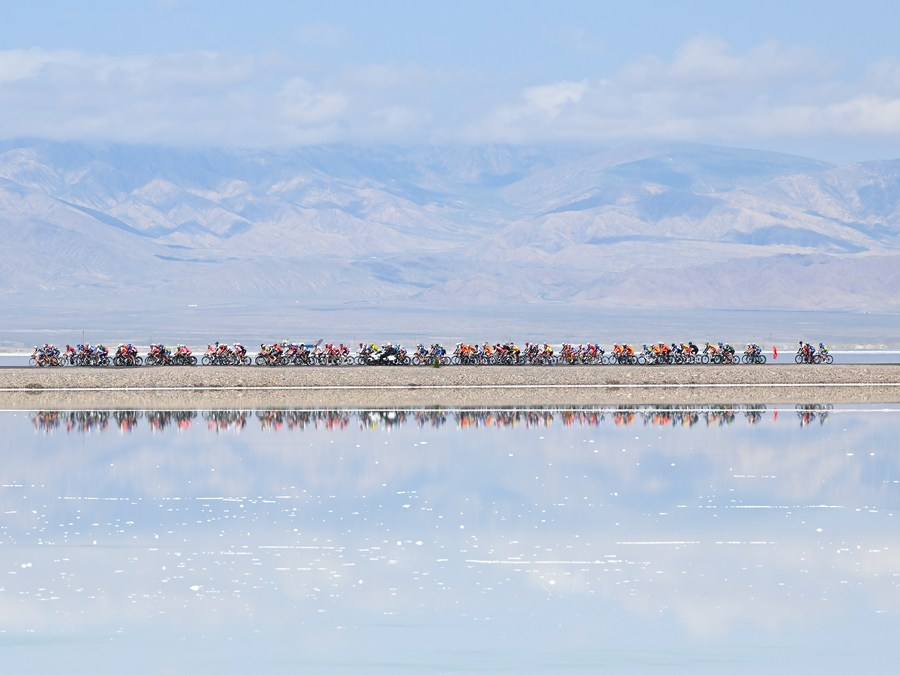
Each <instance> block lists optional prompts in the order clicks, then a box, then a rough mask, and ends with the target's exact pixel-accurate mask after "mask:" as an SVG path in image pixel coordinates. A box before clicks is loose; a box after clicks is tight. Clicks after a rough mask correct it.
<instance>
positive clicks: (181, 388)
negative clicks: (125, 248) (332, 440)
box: [0, 364, 900, 410]
mask: <svg viewBox="0 0 900 675" xmlns="http://www.w3.org/2000/svg"><path fill="white" fill-rule="evenodd" d="M771 403H781V404H790V403H793V404H816V403H860V404H866V403H900V365H892V364H888V365H868V364H866V365H862V364H853V365H847V364H835V365H830V366H824V365H818V366H813V365H795V364H785V365H781V364H779V365H777V366H765V367H761V366H743V365H742V366H573V367H565V366H556V367H549V368H544V367H540V366H444V367H441V368H430V367H417V368H411V367H352V368H341V367H313V368H307V367H277V368H262V367H256V368H236V367H214V366H211V367H197V368H190V367H152V368H147V367H144V368H131V369H129V368H115V369H112V368H104V369H92V368H53V369H35V368H27V367H26V368H2V369H0V409H8V410H73V409H81V410H87V409H91V410H217V409H223V410H224V409H280V410H287V409H339V408H354V409H361V408H433V407H436V408H486V407H498V408H506V407H531V406H534V407H550V406H552V407H567V406H571V407H579V406H592V405H610V404H623V405H645V404H646V405H652V404H660V405H672V404H771Z"/></svg>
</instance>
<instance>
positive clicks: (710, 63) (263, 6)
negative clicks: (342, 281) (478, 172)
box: [0, 0, 900, 162]
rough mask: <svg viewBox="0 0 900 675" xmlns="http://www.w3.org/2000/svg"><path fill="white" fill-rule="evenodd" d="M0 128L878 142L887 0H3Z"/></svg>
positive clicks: (884, 145) (184, 137)
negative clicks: (80, 0) (13, 0)
mask: <svg viewBox="0 0 900 675" xmlns="http://www.w3.org/2000/svg"><path fill="white" fill-rule="evenodd" d="M4 4H5V6H4V9H3V21H2V22H0V137H2V138H7V139H10V138H19V137H39V138H51V139H58V140H76V141H98V140H99V141H111V142H124V143H162V144H166V145H174V146H192V147H196V146H218V147H237V148H240V147H247V148H268V147H272V148H274V147H288V146H295V145H308V144H320V143H364V144H379V143H394V144H419V143H433V144H457V143H478V144H480V143H513V144H553V143H579V144H581V143H596V144H599V145H612V146H616V145H624V144H628V143H634V142H648V141H649V142H658V141H662V142H669V141H675V142H701V143H712V144H721V145H728V146H735V147H749V148H760V149H767V150H777V151H781V152H789V153H794V154H801V155H806V156H810V157H815V158H817V159H824V160H827V161H833V162H850V161H861V160H872V159H895V158H900V40H898V39H897V37H896V27H897V26H898V25H900V4H898V3H896V2H891V1H890V0H882V1H875V0H858V1H856V2H853V3H848V2H836V1H829V0H818V1H816V2H810V1H807V0H792V1H791V2H784V0H778V1H771V0H756V1H754V2H726V1H724V0H714V1H705V0H703V1H695V2H691V1H689V0H684V1H680V2H674V1H671V2H667V1H665V0H658V1H657V2H650V1H647V0H629V1H628V2H623V1H621V0H619V1H617V2H607V1H606V0H593V1H590V0H572V1H569V2H559V1H556V2H550V1H547V2H540V1H535V0H517V1H515V2H513V1H510V0H495V1H493V2H491V1H489V0H481V1H475V0H454V1H453V2H446V1H443V0H441V1H439V0H433V1H426V0H418V1H402V0H394V1H391V0H382V1H381V2H372V1H368V2H364V1H354V0H344V1H336V2H331V3H323V2H321V1H316V2H310V1H305V0H296V1H291V2H289V1H272V2H266V1H265V0H260V1H259V2H256V3H247V2H227V1H223V0H219V1H218V2H215V1H207V0H193V1H192V0H130V1H129V2H121V1H120V0H119V1H114V2H110V1H108V0H93V1H92V2H89V3H73V2H70V1H64V0H45V1H42V2H30V3H22V2H18V3H4Z"/></svg>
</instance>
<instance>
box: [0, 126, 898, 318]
mask: <svg viewBox="0 0 900 675" xmlns="http://www.w3.org/2000/svg"><path fill="white" fill-rule="evenodd" d="M0 234H2V237H3V242H4V243H3V247H2V250H0V297H4V296H5V297H6V298H7V300H8V301H9V302H13V301H16V302H18V301H21V300H22V299H23V298H35V299H41V298H43V299H45V300H46V299H47V298H55V299H59V298H68V299H69V300H70V301H71V302H73V303H85V302H87V301H89V300H90V299H91V298H103V305H104V307H108V308H114V307H115V306H116V303H118V302H125V298H126V297H127V299H128V302H129V303H134V302H138V303H144V304H146V305H147V306H156V307H157V311H165V309H166V307H167V306H168V303H170V302H176V301H174V300H172V299H173V298H177V304H178V305H179V306H184V305H187V304H196V303H203V302H205V301H207V300H209V299H210V298H219V299H221V298H228V299H231V300H233V301H235V302H247V303H253V304H259V305H263V306H264V305H279V304H284V303H288V302H290V303H293V304H296V305H299V306H318V307H324V306H335V307H338V306H354V307H360V308H365V307H380V306H396V307H400V306H403V307H407V308H409V307H413V308H414V307H416V306H422V307H434V306H443V307H447V308H449V309H450V310H453V309H454V308H456V309H459V308H465V307H478V308H480V309H481V310H485V309H489V308H490V307H492V306H497V307H502V306H508V305H509V304H511V303H513V304H516V305H520V306H527V307H532V308H539V307H541V306H545V305H546V306H549V305H551V304H552V305H558V304H560V303H571V304H572V305H573V306H578V307H582V308H590V307H601V308H602V307H606V308H614V307H666V308H673V307H685V308H696V307H706V308H709V307H712V308H716V307H723V308H762V307H766V308H788V309H789V308H804V309H811V308H817V309H851V310H885V309H889V310H890V309H896V308H898V307H900V294H898V293H897V290H898V289H900V160H898V161H896V162H872V163H864V164H854V165H847V166H832V165H829V164H826V163H823V162H818V161H815V160H811V159H806V158H800V157H794V156H788V155H779V154H774V153H766V152H758V151H750V150H737V149H729V148H721V147H710V146H696V145H687V146H642V147H637V146H635V147H626V148H616V149H602V148H586V147H570V148H564V147H557V148H551V149H547V148H536V147H535V148H521V147H504V146H492V147H449V148H432V147H414V148H398V147H356V146H334V147H311V148H298V149H290V150H283V151H278V152H264V151H229V150H191V151H188V150H174V149H169V148H163V147H140V146H118V145H88V144H65V143H52V142H45V141H6V142H2V143H0ZM16 299H18V301H17V300H16ZM164 299H168V300H165V301H164ZM154 303H155V305H154Z"/></svg>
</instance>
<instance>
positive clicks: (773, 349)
mask: <svg viewBox="0 0 900 675" xmlns="http://www.w3.org/2000/svg"><path fill="white" fill-rule="evenodd" d="M772 358H773V359H777V358H778V347H776V346H775V345H772Z"/></svg>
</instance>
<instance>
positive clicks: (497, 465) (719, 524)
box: [0, 406, 900, 673]
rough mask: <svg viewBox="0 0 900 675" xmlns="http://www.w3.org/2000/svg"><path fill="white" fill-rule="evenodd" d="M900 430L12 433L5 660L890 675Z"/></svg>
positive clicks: (575, 427) (714, 419) (502, 413)
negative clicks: (898, 431)
mask: <svg viewBox="0 0 900 675" xmlns="http://www.w3.org/2000/svg"><path fill="white" fill-rule="evenodd" d="M898 425H900V408H889V407H854V408H847V407H840V406H835V407H832V406H801V407H795V406H778V407H774V406H751V407H746V406H735V407H727V406H726V407H717V408H679V407H667V408H655V407H649V406H648V407H637V408H621V409H612V408H597V409H590V410H577V411H572V410H543V409H541V410H527V411H512V410H493V411H466V412H461V411H452V410H450V411H439V412H435V411H331V412H322V411H287V412H285V411H278V412H265V411H198V412H189V413H177V414H174V413H162V412H152V411H136V412H124V413H123V412H96V411H83V412H58V411H44V412H0V431H2V434H3V438H4V441H5V442H4V450H3V456H2V457H3V461H2V465H0V508H2V513H3V518H2V521H0V523H2V526H0V662H2V663H3V664H4V669H5V670H7V671H8V672H67V673H113V672H115V673H121V672H123V671H126V670H131V671H133V672H137V673H246V672H248V671H253V672H260V673H297V672H304V673H319V672H321V673H358V672H370V673H397V672H410V673H506V672H509V673H561V672H573V673H576V672H577V673H582V672H583V673H594V672H616V673H619V672H629V673H658V672H666V673H668V672H673V673H722V672H729V673H741V672H747V673H757V672H760V671H764V670H765V671H767V672H769V673H798V672H817V673H832V672H835V673H836V672H842V673H845V672H866V673H888V672H890V673H893V672H894V671H895V668H896V666H895V664H894V663H893V659H892V657H893V656H894V655H895V654H896V646H895V643H896V634H897V629H898V627H900V526H898V522H897V517H898V509H900V447H898V443H897V429H898V428H900V427H898Z"/></svg>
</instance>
